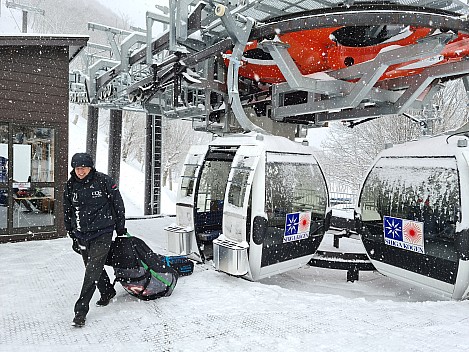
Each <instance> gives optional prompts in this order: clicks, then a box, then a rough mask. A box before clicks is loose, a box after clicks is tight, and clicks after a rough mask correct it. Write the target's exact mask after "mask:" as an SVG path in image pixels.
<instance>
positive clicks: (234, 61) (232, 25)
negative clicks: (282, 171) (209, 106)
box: [215, 4, 269, 134]
mask: <svg viewBox="0 0 469 352" xmlns="http://www.w3.org/2000/svg"><path fill="white" fill-rule="evenodd" d="M227 10H228V9H227V8H226V7H225V6H224V5H221V4H217V5H216V6H215V14H216V15H217V16H219V17H220V19H221V21H222V23H223V25H224V26H225V28H226V31H227V32H228V34H229V36H230V38H231V40H232V42H233V44H234V48H233V52H232V54H231V55H230V56H227V58H228V59H229V65H228V75H227V88H228V99H229V104H230V106H231V108H232V109H233V113H234V115H235V117H236V120H237V121H238V123H239V124H240V126H241V128H242V129H243V130H244V131H246V132H250V131H255V132H259V133H262V134H269V133H268V132H267V131H265V130H264V129H262V128H261V127H259V126H257V125H256V124H254V123H253V122H252V121H251V120H249V118H248V117H247V115H246V113H245V112H244V109H243V106H242V104H241V99H240V96H239V90H238V79H239V75H238V73H239V66H240V65H241V64H242V63H241V57H242V55H243V52H244V48H245V47H246V44H247V42H248V39H249V35H250V33H251V29H252V27H253V26H254V19H252V18H250V17H243V16H240V15H238V16H237V19H238V20H241V21H243V22H244V26H243V27H240V26H238V25H237V23H236V21H235V19H234V17H233V16H232V15H231V13H230V12H229V11H227Z"/></svg>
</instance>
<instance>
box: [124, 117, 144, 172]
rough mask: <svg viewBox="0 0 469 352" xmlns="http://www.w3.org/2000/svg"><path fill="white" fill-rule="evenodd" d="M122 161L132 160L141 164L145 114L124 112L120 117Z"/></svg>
mask: <svg viewBox="0 0 469 352" xmlns="http://www.w3.org/2000/svg"><path fill="white" fill-rule="evenodd" d="M122 121H123V131H122V154H121V155H122V160H123V161H130V160H133V159H134V158H136V159H137V161H138V162H139V163H140V164H143V162H144V160H143V155H142V146H143V147H144V146H145V114H144V113H141V112H135V111H124V112H123V116H122Z"/></svg>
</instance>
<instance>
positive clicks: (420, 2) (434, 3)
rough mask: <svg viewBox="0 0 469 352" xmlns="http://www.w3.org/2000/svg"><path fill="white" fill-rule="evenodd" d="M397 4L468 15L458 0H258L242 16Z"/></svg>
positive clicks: (268, 15) (256, 17) (464, 5)
mask: <svg viewBox="0 0 469 352" xmlns="http://www.w3.org/2000/svg"><path fill="white" fill-rule="evenodd" d="M364 3H373V4H397V5H407V6H419V7H424V8H428V9H438V10H445V11H452V12H457V13H461V14H467V13H469V7H468V6H467V4H465V3H463V2H461V1H459V0H394V1H353V0H258V1H251V2H250V3H249V5H248V6H247V8H246V10H244V11H243V15H245V16H250V17H252V18H255V19H256V20H258V21H264V20H266V19H268V18H271V17H275V16H283V15H285V14H286V13H287V14H290V13H298V12H304V11H311V10H318V9H322V8H331V7H337V6H350V5H352V4H364Z"/></svg>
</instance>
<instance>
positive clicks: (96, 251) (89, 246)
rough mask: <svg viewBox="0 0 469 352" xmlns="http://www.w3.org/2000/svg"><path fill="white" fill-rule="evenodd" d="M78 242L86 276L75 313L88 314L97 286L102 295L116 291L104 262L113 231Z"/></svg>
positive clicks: (105, 295) (109, 294)
mask: <svg viewBox="0 0 469 352" xmlns="http://www.w3.org/2000/svg"><path fill="white" fill-rule="evenodd" d="M78 243H79V245H80V252H81V256H82V257H83V262H84V263H85V277H84V279H83V286H82V288H81V293H80V297H79V298H78V300H77V302H76V303H75V314H80V315H84V316H86V314H87V313H88V311H89V309H90V301H91V298H92V297H93V294H94V291H95V290H96V287H98V290H99V292H100V293H101V297H111V296H112V295H113V294H114V293H115V290H114V286H113V285H112V284H111V281H110V280H109V276H108V275H107V273H106V270H104V263H105V262H106V258H107V255H108V253H109V249H110V248H111V243H112V232H111V233H106V234H103V235H100V236H98V237H96V238H94V239H92V240H89V241H85V240H80V239H79V240H78Z"/></svg>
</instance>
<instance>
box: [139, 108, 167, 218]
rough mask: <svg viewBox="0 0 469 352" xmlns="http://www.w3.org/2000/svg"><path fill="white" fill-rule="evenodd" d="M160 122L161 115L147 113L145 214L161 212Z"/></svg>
mask: <svg viewBox="0 0 469 352" xmlns="http://www.w3.org/2000/svg"><path fill="white" fill-rule="evenodd" d="M161 122H162V116H161V115H153V114H147V120H146V127H145V131H146V133H145V136H146V141H145V143H146V148H145V149H146V153H145V204H144V214H145V215H153V214H159V213H160V212H161V161H162V160H161V154H162V145H163V143H162V142H163V141H162V134H161V132H162V129H161Z"/></svg>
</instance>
